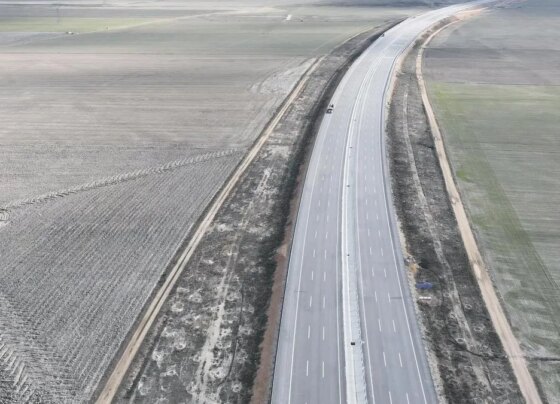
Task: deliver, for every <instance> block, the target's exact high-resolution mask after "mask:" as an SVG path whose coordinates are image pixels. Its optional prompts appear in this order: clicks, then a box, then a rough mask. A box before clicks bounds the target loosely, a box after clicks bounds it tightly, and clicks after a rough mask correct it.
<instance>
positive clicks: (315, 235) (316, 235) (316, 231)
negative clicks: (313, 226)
mask: <svg viewBox="0 0 560 404" xmlns="http://www.w3.org/2000/svg"><path fill="white" fill-rule="evenodd" d="M315 238H317V230H315Z"/></svg>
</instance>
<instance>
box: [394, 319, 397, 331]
mask: <svg viewBox="0 0 560 404" xmlns="http://www.w3.org/2000/svg"><path fill="white" fill-rule="evenodd" d="M393 332H397V327H396V326H395V320H393Z"/></svg>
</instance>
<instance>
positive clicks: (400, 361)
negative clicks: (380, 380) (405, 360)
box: [399, 352, 402, 368]
mask: <svg viewBox="0 0 560 404" xmlns="http://www.w3.org/2000/svg"><path fill="white" fill-rule="evenodd" d="M399 363H400V364H401V368H402V358H401V353H400V352H399Z"/></svg>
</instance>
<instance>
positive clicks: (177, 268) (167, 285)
mask: <svg viewBox="0 0 560 404" xmlns="http://www.w3.org/2000/svg"><path fill="white" fill-rule="evenodd" d="M322 59H323V58H322V57H321V58H316V59H315V60H314V62H313V63H312V64H311V66H309V68H308V69H307V70H306V72H305V73H304V74H303V76H302V77H301V78H300V80H299V82H298V83H297V84H296V85H295V87H294V88H293V89H292V91H291V92H290V93H289V95H288V97H287V98H286V99H285V101H284V103H283V105H282V106H281V107H280V109H279V110H278V112H277V113H276V114H275V116H274V117H273V118H272V120H271V121H270V122H269V123H268V124H267V126H266V127H265V129H264V130H263V131H262V132H261V135H260V136H259V138H258V140H257V141H256V142H255V143H254V144H253V146H252V147H251V148H250V150H249V152H248V153H247V155H246V156H245V158H244V159H243V160H242V161H241V163H240V164H239V165H238V166H237V168H236V169H235V171H234V173H233V174H232V176H231V177H230V178H229V179H228V180H227V182H226V183H225V185H224V187H223V188H222V189H221V191H220V192H219V193H218V195H217V197H216V198H215V199H214V201H213V202H212V203H211V204H210V206H209V208H208V210H207V213H206V215H205V216H204V217H203V218H202V220H200V222H199V224H198V227H197V228H196V230H195V231H194V233H193V234H192V235H191V236H190V241H189V242H188V244H187V246H186V247H185V248H184V250H183V253H182V254H181V255H180V257H179V259H178V260H177V263H176V264H175V265H174V266H173V268H172V269H171V271H170V272H169V274H168V276H167V277H166V279H165V282H164V283H163V285H162V286H161V287H160V289H159V290H158V291H157V293H156V294H155V296H154V298H153V299H152V302H151V303H150V305H149V306H148V308H147V310H146V312H145V313H144V315H143V317H142V318H141V319H140V321H139V323H138V326H137V328H136V330H135V331H134V333H133V334H132V336H131V338H130V340H129V341H128V343H127V344H126V345H125V348H124V350H123V351H122V354H121V356H120V358H119V359H118V361H117V362H116V364H115V366H114V368H113V371H112V372H111V374H110V376H109V378H108V379H107V381H106V383H105V386H104V387H103V390H102V391H101V393H100V395H99V397H98V398H97V400H96V403H97V404H109V403H111V402H112V401H113V398H114V397H115V394H116V393H117V390H118V389H119V387H120V385H121V383H122V381H123V379H124V377H125V376H126V374H127V372H128V369H129V367H130V365H131V363H132V361H133V360H134V357H135V356H136V353H137V352H138V350H139V349H140V347H141V345H142V342H143V341H144V338H145V337H146V335H147V334H148V331H149V330H150V328H151V326H152V324H153V323H154V321H155V320H156V318H157V316H158V314H159V312H160V310H161V308H162V307H163V304H164V303H165V301H166V300H167V297H168V296H169V294H170V293H171V291H172V290H173V287H174V286H175V284H176V283H177V280H178V279H179V276H180V275H181V274H182V272H183V270H184V269H185V267H186V265H187V263H188V262H189V260H190V258H191V257H192V255H193V254H194V251H195V250H196V247H197V246H198V244H199V243H200V241H201V240H202V239H203V237H204V234H205V233H206V231H207V230H208V229H209V227H210V225H211V224H212V222H213V220H214V218H215V217H216V215H217V213H218V211H219V210H220V208H221V207H222V205H223V204H224V202H225V201H226V200H227V198H228V197H229V195H230V194H231V192H232V190H233V189H234V188H235V186H236V185H237V183H238V182H239V180H240V179H241V178H242V176H243V175H244V174H245V171H246V170H247V168H248V167H249V166H250V164H251V163H252V162H253V160H254V159H255V158H256V156H257V155H258V153H259V152H260V150H261V149H262V147H263V145H264V144H265V143H266V141H267V140H268V139H269V137H270V135H271V134H272V133H273V131H274V129H275V128H276V126H277V125H278V123H279V122H280V120H281V119H282V117H284V115H285V114H286V112H287V111H288V109H289V108H290V106H291V105H292V103H293V101H294V100H295V99H296V98H297V97H298V96H299V94H300V93H301V91H302V90H303V88H304V87H305V85H306V84H307V81H308V80H309V78H310V77H311V74H312V73H313V71H314V70H315V69H316V67H317V66H318V65H319V63H320V62H321V60H322Z"/></svg>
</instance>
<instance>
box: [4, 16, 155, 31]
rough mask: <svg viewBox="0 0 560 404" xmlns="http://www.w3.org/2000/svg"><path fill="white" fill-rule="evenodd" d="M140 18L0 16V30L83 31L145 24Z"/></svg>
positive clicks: (145, 19)
mask: <svg viewBox="0 0 560 404" xmlns="http://www.w3.org/2000/svg"><path fill="white" fill-rule="evenodd" d="M149 21H151V19H147V18H144V19H140V18H136V19H135V18H57V17H50V18H15V19H5V18H0V32H68V31H71V32H73V33H84V32H91V31H99V30H103V29H115V28H124V27H131V26H134V25H139V24H145V23H146V22H149Z"/></svg>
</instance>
